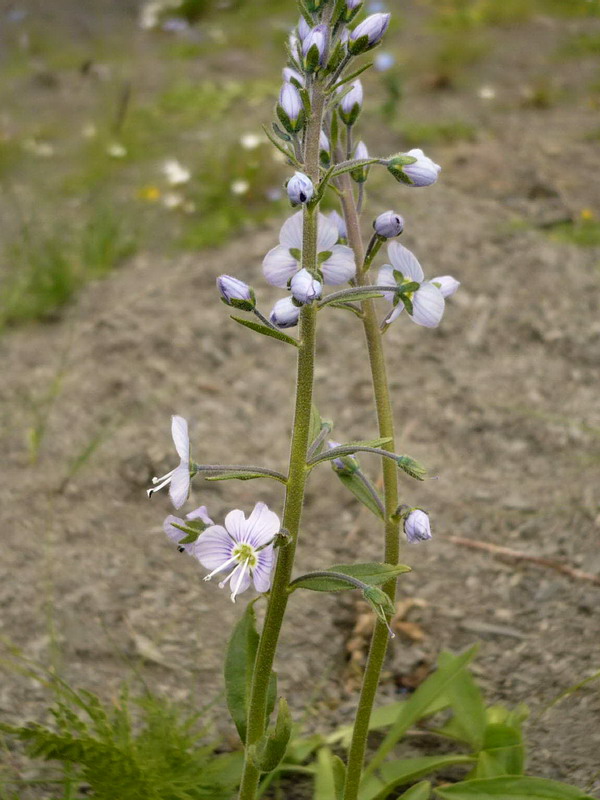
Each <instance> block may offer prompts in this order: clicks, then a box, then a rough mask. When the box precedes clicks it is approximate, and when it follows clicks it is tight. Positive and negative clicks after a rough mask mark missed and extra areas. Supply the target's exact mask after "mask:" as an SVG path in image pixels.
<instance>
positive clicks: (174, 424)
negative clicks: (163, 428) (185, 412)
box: [146, 416, 190, 508]
mask: <svg viewBox="0 0 600 800" xmlns="http://www.w3.org/2000/svg"><path fill="white" fill-rule="evenodd" d="M171 436H172V437H173V443H174V444H175V449H176V450H177V455H178V456H179V459H180V461H179V466H177V467H175V469H172V470H171V472H167V474H166V475H163V476H162V477H161V478H152V483H153V484H154V486H153V487H152V488H151V489H148V490H147V492H146V493H147V495H148V497H152V495H153V494H154V492H158V491H159V490H160V489H163V488H164V487H165V486H168V487H169V496H170V498H171V502H172V503H173V505H174V506H175V508H181V506H182V505H183V504H184V503H185V501H186V500H187V497H188V494H189V493H190V437H189V435H188V424H187V420H185V419H184V418H183V417H179V416H173V417H171Z"/></svg>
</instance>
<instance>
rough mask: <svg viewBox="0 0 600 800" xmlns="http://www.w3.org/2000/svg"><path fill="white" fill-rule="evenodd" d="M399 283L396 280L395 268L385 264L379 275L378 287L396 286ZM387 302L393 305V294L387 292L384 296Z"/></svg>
mask: <svg viewBox="0 0 600 800" xmlns="http://www.w3.org/2000/svg"><path fill="white" fill-rule="evenodd" d="M397 283H398V281H397V280H396V278H394V268H393V267H392V265H391V264H384V265H383V267H381V269H380V270H379V272H378V273H377V285H378V286H396V285H397ZM383 296H384V297H385V299H386V300H389V302H390V303H391V302H392V300H393V299H394V293H393V292H385V293H384V295H383Z"/></svg>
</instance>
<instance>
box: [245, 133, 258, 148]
mask: <svg viewBox="0 0 600 800" xmlns="http://www.w3.org/2000/svg"><path fill="white" fill-rule="evenodd" d="M260 142H261V139H260V136H258V134H256V133H244V134H242V135H241V136H240V144H241V145H242V147H243V148H244V150H256V148H257V147H259V146H260Z"/></svg>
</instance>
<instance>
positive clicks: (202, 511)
mask: <svg viewBox="0 0 600 800" xmlns="http://www.w3.org/2000/svg"><path fill="white" fill-rule="evenodd" d="M185 517H186V519H201V520H202V522H204V524H205V525H214V524H215V523H214V522H213V521H212V519H211V518H210V517H209V516H208V513H207V511H206V506H200V508H196V509H194V511H190V513H189V514H186V515H185Z"/></svg>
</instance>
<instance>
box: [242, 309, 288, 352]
mask: <svg viewBox="0 0 600 800" xmlns="http://www.w3.org/2000/svg"><path fill="white" fill-rule="evenodd" d="M231 319H232V320H234V321H235V322H239V323H240V325H243V326H244V327H246V328H250V330H252V331H256V332H257V333H262V334H263V336H271V338H273V339H279V341H280V342H285V343H286V344H293V345H294V347H300V345H299V343H298V342H297V341H296V339H294V338H292V337H291V336H288V335H287V334H286V333H283V332H282V331H279V330H275V328H269V327H267V326H266V325H262V324H261V323H260V322H254V320H251V319H244V318H243V317H234V316H233V314H232V315H231Z"/></svg>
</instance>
